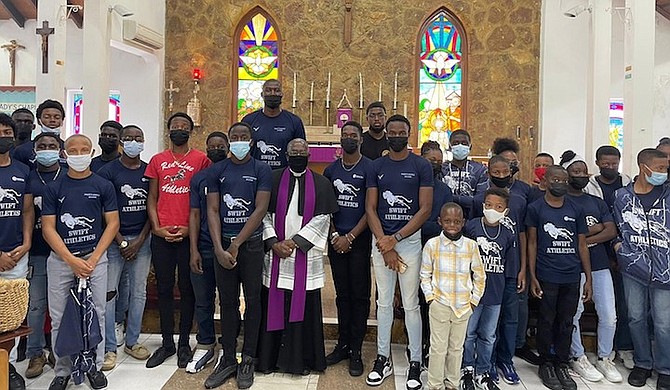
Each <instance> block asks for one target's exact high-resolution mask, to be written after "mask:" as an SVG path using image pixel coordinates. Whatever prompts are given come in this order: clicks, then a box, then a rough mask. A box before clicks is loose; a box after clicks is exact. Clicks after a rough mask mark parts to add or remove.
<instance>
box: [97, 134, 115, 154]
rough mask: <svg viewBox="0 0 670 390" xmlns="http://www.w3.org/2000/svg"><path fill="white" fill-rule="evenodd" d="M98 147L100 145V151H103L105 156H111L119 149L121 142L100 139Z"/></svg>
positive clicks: (105, 138)
mask: <svg viewBox="0 0 670 390" xmlns="http://www.w3.org/2000/svg"><path fill="white" fill-rule="evenodd" d="M98 145H100V149H102V153H104V154H109V153H112V152H114V151H118V149H119V141H118V140H117V139H116V138H107V137H99V138H98Z"/></svg>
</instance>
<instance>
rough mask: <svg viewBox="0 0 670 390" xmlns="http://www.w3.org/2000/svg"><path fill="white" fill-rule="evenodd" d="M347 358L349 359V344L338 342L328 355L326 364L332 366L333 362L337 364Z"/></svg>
mask: <svg viewBox="0 0 670 390" xmlns="http://www.w3.org/2000/svg"><path fill="white" fill-rule="evenodd" d="M345 359H349V346H347V345H342V346H340V345H339V344H337V345H336V346H335V349H333V352H331V353H329V354H328V356H326V365H328V366H332V365H333V364H337V363H339V362H341V361H342V360H345Z"/></svg>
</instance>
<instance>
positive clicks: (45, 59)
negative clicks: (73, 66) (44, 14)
mask: <svg viewBox="0 0 670 390" xmlns="http://www.w3.org/2000/svg"><path fill="white" fill-rule="evenodd" d="M54 31H55V29H54V28H53V27H49V21H48V20H43V21H42V27H40V28H38V29H36V30H35V34H38V35H41V36H42V73H49V35H51V34H53V33H54Z"/></svg>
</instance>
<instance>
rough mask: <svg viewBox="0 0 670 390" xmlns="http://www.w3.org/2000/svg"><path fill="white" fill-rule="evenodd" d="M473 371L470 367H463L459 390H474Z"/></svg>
mask: <svg viewBox="0 0 670 390" xmlns="http://www.w3.org/2000/svg"><path fill="white" fill-rule="evenodd" d="M474 376H475V369H474V368H472V367H465V368H464V369H463V375H462V376H461V389H463V390H475V378H474Z"/></svg>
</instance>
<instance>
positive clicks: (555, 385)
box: [537, 362, 563, 390]
mask: <svg viewBox="0 0 670 390" xmlns="http://www.w3.org/2000/svg"><path fill="white" fill-rule="evenodd" d="M537 374H538V375H539V376H540V380H542V384H543V385H544V386H545V387H548V388H550V389H551V390H562V389H563V385H561V382H560V381H559V380H558V377H557V376H556V370H555V369H554V365H553V364H551V363H548V362H547V363H544V364H542V365H540V368H539V369H538V370H537Z"/></svg>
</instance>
